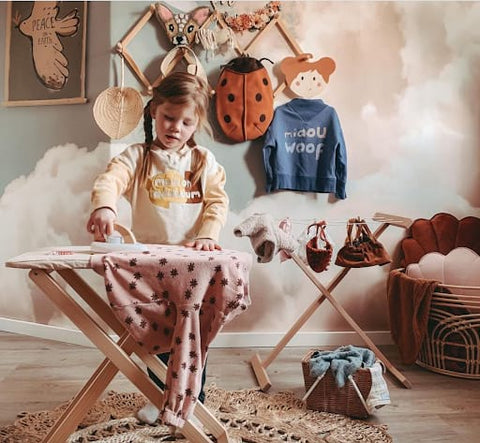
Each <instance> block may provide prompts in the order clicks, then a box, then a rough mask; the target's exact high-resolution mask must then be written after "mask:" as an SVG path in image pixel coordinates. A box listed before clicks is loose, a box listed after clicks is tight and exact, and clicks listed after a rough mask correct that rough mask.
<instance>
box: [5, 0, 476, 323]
mask: <svg viewBox="0 0 480 443" xmlns="http://www.w3.org/2000/svg"><path fill="white" fill-rule="evenodd" d="M298 3H299V2H284V8H283V10H282V14H283V18H284V20H285V21H286V23H287V24H288V26H289V28H290V30H291V32H292V34H293V35H294V36H295V38H296V39H297V40H298V42H299V44H300V46H301V47H302V48H303V49H304V50H305V51H306V52H311V53H313V54H315V58H319V57H321V56H329V57H332V58H333V59H334V60H335V62H336V64H337V69H336V71H335V73H334V74H333V75H332V77H331V79H330V82H329V86H328V89H327V91H326V92H325V95H324V97H323V98H324V100H325V102H326V103H328V104H330V105H331V106H333V107H334V108H335V109H336V110H337V112H338V114H339V117H340V120H341V123H342V129H343V131H344V135H345V139H346V143H347V155H348V183H347V199H346V200H343V201H333V200H332V198H331V197H330V196H329V195H326V194H312V193H300V192H291V191H281V192H276V193H274V194H269V195H265V194H263V195H260V196H258V197H255V196H253V195H252V196H249V197H250V198H246V200H247V204H245V205H243V206H242V207H241V208H240V209H239V210H237V209H235V210H231V211H230V214H229V218H228V222H227V226H226V227H225V228H224V230H223V232H222V237H221V243H222V245H223V247H225V248H230V249H239V250H244V251H248V252H251V253H253V250H252V248H251V246H250V243H249V240H248V238H238V237H235V236H234V235H233V228H234V227H235V226H236V225H237V224H238V223H240V222H241V221H242V220H244V219H245V218H246V217H248V216H249V215H251V214H253V213H270V214H272V215H273V216H274V217H275V218H276V219H277V220H279V221H280V220H281V219H282V218H283V217H286V216H289V217H290V218H291V219H292V223H293V233H294V235H295V236H300V235H301V233H302V231H303V230H304V228H305V227H306V226H307V225H308V224H310V223H311V222H312V221H314V220H318V219H325V220H327V223H328V227H327V230H328V233H329V235H330V236H331V238H332V241H333V244H334V249H335V250H334V254H336V251H338V249H339V248H340V247H341V246H342V244H343V241H344V239H345V234H346V227H345V223H346V221H347V220H348V218H350V217H355V216H357V215H360V216H363V217H367V218H368V217H371V216H372V215H373V214H374V213H375V212H377V211H378V212H384V213H390V214H394V215H399V216H405V217H410V218H412V219H415V218H418V217H425V218H429V217H431V216H432V215H433V214H435V213H437V212H442V211H443V212H450V213H452V214H454V215H455V216H457V217H458V218H461V217H464V216H467V215H476V216H480V186H479V183H480V172H479V169H480V149H479V147H478V146H479V134H480V131H479V121H480V107H479V106H478V102H479V101H478V97H480V87H479V86H478V85H479V84H480V75H479V74H480V28H479V27H478V23H479V21H480V4H477V3H475V2H302V5H301V8H299V7H298ZM259 48H260V49H259V52H262V51H263V52H264V53H265V52H268V56H269V57H270V58H272V60H281V59H282V58H283V57H284V56H285V49H284V48H279V47H278V46H275V45H270V43H269V40H268V39H265V40H264V41H262V43H261V44H260V45H259ZM211 69H212V70H213V69H215V68H214V66H213V65H211ZM207 70H208V67H207ZM212 72H213V71H212ZM273 72H275V69H274V71H273ZM285 101H288V97H282V98H280V99H279V103H281V102H285ZM135 135H138V134H135ZM140 136H141V135H140ZM136 140H138V137H137V138H136V139H135V141H136ZM125 146H126V144H123V143H122V144H120V143H115V144H111V145H107V144H100V145H99V146H97V147H95V148H94V149H93V150H91V151H88V150H87V149H86V148H84V147H77V146H75V145H73V144H69V145H66V146H56V147H52V148H51V149H50V150H49V151H48V152H47V153H46V154H45V156H44V157H43V158H42V159H41V160H39V162H38V164H37V166H36V168H35V170H34V171H33V172H32V173H31V174H29V175H28V176H25V177H19V178H17V179H16V180H14V181H13V182H12V183H10V185H9V186H8V187H7V188H6V189H5V192H4V194H3V195H2V197H1V199H0V215H1V217H0V220H1V223H2V229H1V230H0V241H1V242H2V245H3V247H2V249H1V252H0V254H1V257H0V259H1V260H2V261H4V260H6V259H7V258H8V257H11V256H13V255H15V254H19V253H21V252H24V251H26V250H31V249H34V248H38V247H42V246H46V245H65V244H88V243H89V242H90V241H91V239H90V238H88V235H87V234H86V232H85V229H84V223H85V220H86V217H87V213H88V205H89V192H90V187H91V184H92V181H93V179H94V177H95V176H96V174H97V173H98V172H99V171H100V170H102V169H103V167H104V166H105V164H106V163H107V161H108V158H109V157H110V156H111V155H113V154H114V153H116V152H119V151H120V150H121V149H122V148H123V147H125ZM211 148H212V150H213V151H214V153H215V155H216V156H217V158H219V159H220V158H221V162H222V164H223V165H224V166H225V169H226V172H227V180H228V176H229V175H230V176H232V177H235V179H234V181H235V183H238V182H239V181H240V182H241V183H244V184H245V187H246V188H247V189H250V188H251V183H252V181H255V180H258V177H254V176H252V174H251V172H250V171H251V170H252V168H251V165H249V164H248V162H249V161H251V159H252V157H251V156H248V155H246V154H245V156H244V157H243V160H244V161H243V163H242V162H240V164H239V163H238V162H229V154H228V153H226V152H225V150H230V151H229V152H232V151H234V150H235V149H245V150H248V149H249V148H248V146H247V147H242V146H240V147H236V146H222V145H221V144H220V143H218V142H213V143H212V144H211ZM245 152H246V151H245ZM239 175H240V177H241V178H239ZM232 181H233V180H232ZM227 191H229V193H230V195H231V198H232V200H233V202H234V203H235V202H236V201H238V200H239V199H240V196H239V193H241V189H238V187H235V189H234V188H233V187H232V188H230V189H229V188H228V184H227ZM242 199H245V196H242ZM234 206H235V205H234ZM121 216H122V217H123V218H124V220H126V221H127V222H128V207H127V206H126V205H124V206H123V207H122V212H121ZM376 227H378V224H376V223H371V228H372V229H375V228H376ZM403 235H404V232H403V230H402V229H400V228H395V227H392V228H389V229H388V230H387V231H386V232H385V233H384V234H383V235H382V237H381V238H380V240H381V241H382V243H383V244H384V245H385V246H386V247H387V249H388V250H389V251H390V252H391V253H392V255H393V257H394V259H395V258H396V257H397V255H398V242H399V240H400V239H401V238H402V236H403ZM394 264H395V263H394ZM389 269H390V268H389V266H388V265H387V266H384V267H376V268H365V269H359V270H352V271H351V272H350V275H348V276H347V277H346V278H345V279H344V280H343V281H342V283H341V284H340V285H339V286H338V287H337V288H336V289H335V296H336V297H337V298H338V299H339V301H341V303H342V305H343V306H344V307H345V308H346V309H347V311H348V312H350V313H351V314H352V316H353V317H354V318H355V319H356V320H357V321H358V323H359V324H360V326H361V327H362V328H363V329H364V330H388V319H387V309H386V295H385V292H386V279H387V276H388V272H389ZM339 271H340V268H338V267H336V266H335V265H333V264H332V265H331V266H330V268H329V269H328V271H326V272H324V273H322V274H319V278H320V280H321V281H322V282H323V283H324V284H327V283H328V282H329V281H331V280H332V279H333V278H334V277H335V275H337V273H338V272H339ZM0 278H1V280H2V282H3V290H2V294H3V295H2V297H1V299H0V316H4V317H11V318H19V319H25V320H30V321H37V322H41V323H48V324H58V325H64V324H68V321H67V320H66V319H64V318H62V317H59V314H58V313H57V311H56V310H55V309H54V308H53V307H52V306H49V305H47V304H46V303H47V302H46V299H45V298H44V297H43V296H42V295H41V294H39V293H38V291H37V290H35V289H34V288H33V285H32V284H30V283H28V281H27V280H28V279H27V277H26V273H24V272H23V271H18V270H12V269H6V268H4V267H1V268H0ZM94 280H95V279H94ZM99 281H100V280H98V281H96V282H95V283H94V284H95V285H98V284H99V283H98V282H99ZM317 292H318V291H317V290H316V288H315V287H313V285H312V284H311V282H309V281H308V280H307V279H306V277H305V276H304V275H303V273H302V272H301V271H300V269H299V268H298V267H297V266H296V265H295V264H294V263H293V262H292V261H287V262H283V263H280V261H279V259H278V257H276V258H275V259H274V260H273V261H272V262H270V263H265V264H257V263H256V264H255V265H254V267H253V269H252V273H251V293H252V298H253V304H252V306H251V307H250V308H249V311H248V314H245V315H243V316H240V317H238V318H237V319H235V321H234V322H232V323H231V324H229V325H228V326H227V327H226V330H229V331H242V332H249V331H267V332H278V331H285V330H286V329H287V328H288V327H289V326H290V325H291V324H292V323H293V321H294V320H295V319H296V318H297V317H298V316H299V315H300V314H301V313H302V312H303V311H304V310H305V308H306V307H307V306H308V305H310V303H311V302H312V301H313V300H314V297H315V295H316V294H317ZM325 305H326V306H325V307H322V309H320V310H318V312H316V313H315V315H314V316H313V317H312V319H311V320H310V321H309V322H308V324H307V325H306V326H305V330H310V331H323V330H349V329H350V328H349V327H348V325H346V324H345V323H344V321H343V320H341V319H340V318H339V316H338V315H337V314H336V312H335V311H334V310H333V308H331V307H330V306H327V303H326V304H325Z"/></svg>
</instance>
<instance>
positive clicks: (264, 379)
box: [250, 212, 412, 392]
mask: <svg viewBox="0 0 480 443" xmlns="http://www.w3.org/2000/svg"><path fill="white" fill-rule="evenodd" d="M373 220H375V221H377V222H380V223H381V224H380V226H379V227H378V229H376V230H375V232H374V235H375V237H377V238H378V237H379V236H380V235H381V234H382V233H383V232H384V231H385V230H386V229H387V228H388V227H389V226H397V227H400V228H404V229H408V228H409V227H410V225H411V224H412V220H410V219H409V218H405V217H398V216H394V215H389V214H382V213H378V212H377V213H376V214H375V215H374V216H373ZM289 255H290V256H291V258H292V259H293V261H294V262H295V263H296V264H297V265H298V267H299V268H300V269H301V270H302V271H303V272H304V273H305V275H306V276H307V277H308V278H309V279H310V280H311V281H312V283H313V284H314V285H315V286H316V287H317V288H318V289H319V290H320V295H319V296H318V297H317V298H316V299H315V301H314V302H313V303H312V304H311V305H310V306H309V307H308V308H307V309H306V310H305V311H304V313H303V314H302V315H301V316H300V317H299V318H298V319H297V320H296V322H295V323H294V324H293V325H292V326H291V327H290V329H289V330H288V331H287V332H286V333H285V335H284V336H283V338H282V339H281V340H280V341H279V342H278V344H277V345H276V346H275V348H274V349H273V350H272V351H271V352H270V353H269V354H268V356H267V357H266V358H265V359H264V360H262V359H261V358H260V355H259V354H258V353H256V354H255V355H254V356H253V357H252V358H251V359H250V364H251V366H252V369H253V372H254V374H255V377H256V378H257V382H258V384H259V386H260V389H261V390H262V391H264V392H266V391H268V389H270V387H271V386H272V383H271V381H270V378H269V377H268V373H267V368H268V366H270V364H271V363H272V362H273V361H274V360H275V358H277V356H278V354H279V353H280V352H281V351H282V350H283V348H285V346H286V345H287V344H288V342H289V341H290V340H291V339H292V338H293V337H294V336H295V334H296V333H297V332H298V331H299V330H300V328H301V327H302V326H303V325H304V324H305V323H306V322H307V321H308V319H309V318H310V317H311V316H312V315H313V313H314V312H315V311H316V310H317V309H318V307H319V306H320V305H321V304H322V303H323V302H324V301H325V300H328V301H329V302H330V304H331V305H332V306H333V307H334V308H335V310H336V311H337V312H338V313H339V314H340V315H341V316H342V317H343V318H344V319H345V320H346V321H347V323H348V324H349V325H350V326H351V327H352V328H353V329H354V330H355V332H357V334H358V335H360V337H361V338H362V339H363V341H364V342H365V344H366V345H367V346H368V347H369V348H370V349H371V350H372V351H373V352H374V353H375V355H376V356H377V358H378V359H379V360H381V361H382V362H383V364H384V365H385V367H386V368H387V370H388V371H389V372H390V373H391V374H392V375H393V376H394V377H395V378H396V379H397V380H398V381H399V382H400V383H401V384H402V385H403V386H404V387H405V388H411V387H412V384H411V383H410V381H409V380H408V379H407V378H406V377H405V376H404V375H403V374H402V373H401V372H400V371H399V370H398V369H397V368H395V366H394V365H393V364H392V363H391V362H390V361H389V360H388V359H387V357H385V355H384V354H383V353H382V352H381V351H380V350H379V349H378V347H377V346H376V345H375V343H373V341H372V340H371V339H370V337H369V336H368V335H367V334H366V333H365V332H364V331H363V330H362V329H361V328H360V326H359V325H358V324H357V323H356V322H355V320H354V319H353V318H352V317H351V316H350V315H349V314H348V312H347V311H346V310H345V308H343V306H342V305H341V304H340V303H339V302H338V301H337V300H336V299H335V297H334V296H333V295H332V291H333V290H334V289H335V288H336V287H337V285H338V284H339V283H340V282H341V281H342V280H343V279H344V278H345V276H346V275H347V274H348V273H349V271H350V269H352V268H343V269H342V270H341V271H340V272H339V273H338V274H337V275H336V276H335V277H334V279H333V280H332V281H331V282H330V283H329V284H328V285H327V286H326V287H325V286H324V285H323V284H322V283H321V282H320V281H319V280H318V278H317V276H316V274H315V273H314V272H313V271H312V270H311V269H310V267H308V266H307V265H306V264H305V263H304V262H303V261H302V260H301V259H300V258H299V257H298V256H297V255H296V254H289Z"/></svg>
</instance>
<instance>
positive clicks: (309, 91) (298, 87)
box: [289, 70, 327, 98]
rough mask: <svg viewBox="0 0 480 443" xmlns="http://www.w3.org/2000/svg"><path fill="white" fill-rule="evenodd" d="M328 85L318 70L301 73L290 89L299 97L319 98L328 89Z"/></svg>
mask: <svg viewBox="0 0 480 443" xmlns="http://www.w3.org/2000/svg"><path fill="white" fill-rule="evenodd" d="M326 86H327V83H326V82H325V80H324V79H323V77H322V75H321V74H320V73H319V72H318V71H317V70H312V71H303V72H299V73H298V75H297V76H296V77H295V78H294V79H293V80H292V82H291V83H290V85H289V87H290V89H291V90H292V92H293V93H294V94H296V95H298V96H299V97H303V98H314V97H318V96H319V95H320V94H321V93H322V92H323V91H324V90H325V88H326Z"/></svg>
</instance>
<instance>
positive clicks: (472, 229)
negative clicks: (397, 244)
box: [401, 212, 480, 267]
mask: <svg viewBox="0 0 480 443" xmlns="http://www.w3.org/2000/svg"><path fill="white" fill-rule="evenodd" d="M462 246H463V247H466V248H469V249H471V250H472V251H475V252H476V253H477V254H480V218H477V217H472V216H470V217H465V218H462V219H461V220H458V219H457V218H456V217H455V216H453V215H451V214H447V213H443V212H441V213H438V214H436V215H434V216H433V217H432V218H431V219H430V220H427V219H424V218H419V219H417V220H415V221H414V222H413V224H412V226H411V227H410V233H409V236H408V237H406V238H404V239H403V240H402V242H401V249H402V253H403V259H402V266H404V267H406V266H408V265H409V264H410V263H417V262H418V261H419V260H420V259H421V258H422V257H423V256H424V255H425V254H427V253H429V252H439V253H440V254H444V255H446V254H448V253H449V252H450V251H451V250H452V249H455V248H458V247H462Z"/></svg>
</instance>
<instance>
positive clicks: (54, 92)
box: [4, 1, 87, 106]
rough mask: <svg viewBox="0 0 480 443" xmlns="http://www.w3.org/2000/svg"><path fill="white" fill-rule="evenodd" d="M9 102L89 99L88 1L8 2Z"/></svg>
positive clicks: (53, 101) (30, 104) (15, 103)
mask: <svg viewBox="0 0 480 443" xmlns="http://www.w3.org/2000/svg"><path fill="white" fill-rule="evenodd" d="M6 24H7V26H6V32H7V35H6V48H5V58H6V60H5V102H4V105H6V106H36V105H55V104H73V103H85V102H86V98H85V51H86V48H85V46H86V44H85V42H86V29H87V27H86V25H87V2H86V1H80V2H78V1H77V2H76V1H59V2H56V1H53V2H52V1H35V2H24V1H14V2H9V3H8V5H7V21H6Z"/></svg>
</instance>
